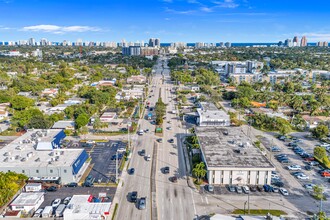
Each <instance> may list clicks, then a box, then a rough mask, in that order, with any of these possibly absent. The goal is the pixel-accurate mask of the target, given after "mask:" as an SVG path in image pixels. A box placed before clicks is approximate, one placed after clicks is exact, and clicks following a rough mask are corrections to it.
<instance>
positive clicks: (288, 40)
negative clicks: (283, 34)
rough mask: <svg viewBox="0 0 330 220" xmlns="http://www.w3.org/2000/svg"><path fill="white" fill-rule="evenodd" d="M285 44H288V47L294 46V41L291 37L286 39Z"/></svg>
mask: <svg viewBox="0 0 330 220" xmlns="http://www.w3.org/2000/svg"><path fill="white" fill-rule="evenodd" d="M284 46H286V47H292V41H291V39H286V40H285V41H284Z"/></svg>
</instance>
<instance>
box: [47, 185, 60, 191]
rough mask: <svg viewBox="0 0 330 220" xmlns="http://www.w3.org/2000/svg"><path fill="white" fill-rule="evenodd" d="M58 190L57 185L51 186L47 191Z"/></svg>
mask: <svg viewBox="0 0 330 220" xmlns="http://www.w3.org/2000/svg"><path fill="white" fill-rule="evenodd" d="M56 190H57V188H56V186H50V187H48V188H46V191H48V192H55V191H56Z"/></svg>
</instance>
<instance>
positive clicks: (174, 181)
mask: <svg viewBox="0 0 330 220" xmlns="http://www.w3.org/2000/svg"><path fill="white" fill-rule="evenodd" d="M170 180H171V182H173V183H177V182H178V177H176V176H172V177H171V178H170Z"/></svg>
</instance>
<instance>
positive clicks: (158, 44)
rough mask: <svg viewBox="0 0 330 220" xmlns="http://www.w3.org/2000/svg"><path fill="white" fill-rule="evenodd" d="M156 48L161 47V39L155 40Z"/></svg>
mask: <svg viewBox="0 0 330 220" xmlns="http://www.w3.org/2000/svg"><path fill="white" fill-rule="evenodd" d="M155 47H160V39H159V38H156V39H155Z"/></svg>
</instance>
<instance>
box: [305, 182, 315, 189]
mask: <svg viewBox="0 0 330 220" xmlns="http://www.w3.org/2000/svg"><path fill="white" fill-rule="evenodd" d="M314 186H316V185H315V184H312V183H309V184H305V185H304V187H305V188H306V189H314Z"/></svg>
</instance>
